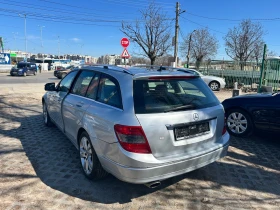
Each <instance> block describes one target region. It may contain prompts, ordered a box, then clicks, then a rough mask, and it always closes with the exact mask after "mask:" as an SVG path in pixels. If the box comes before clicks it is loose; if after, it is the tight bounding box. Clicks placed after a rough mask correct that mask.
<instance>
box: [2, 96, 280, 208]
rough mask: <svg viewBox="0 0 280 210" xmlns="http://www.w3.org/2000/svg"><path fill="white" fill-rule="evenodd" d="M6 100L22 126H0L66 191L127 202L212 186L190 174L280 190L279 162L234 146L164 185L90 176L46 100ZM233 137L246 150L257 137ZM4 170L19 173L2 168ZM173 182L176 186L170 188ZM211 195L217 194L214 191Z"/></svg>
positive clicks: (47, 179)
mask: <svg viewBox="0 0 280 210" xmlns="http://www.w3.org/2000/svg"><path fill="white" fill-rule="evenodd" d="M1 100H2V99H0V104H2V106H0V117H2V118H3V117H5V118H6V119H8V120H9V121H10V122H13V123H19V124H20V126H19V127H16V128H11V129H0V135H3V136H4V137H13V138H17V139H18V140H19V141H20V142H21V145H22V147H23V151H24V152H25V154H26V156H27V157H28V160H29V161H30V163H31V164H32V167H33V168H34V170H35V173H36V175H37V177H38V178H39V179H40V180H41V181H42V182H43V183H45V184H46V185H47V186H49V187H51V188H53V189H55V190H59V191H61V192H63V193H65V194H67V195H70V196H73V197H76V198H80V199H83V200H86V201H92V202H99V203H104V204H111V203H120V204H123V203H128V202H131V201H132V199H134V198H138V197H142V196H145V195H148V194H151V193H154V192H156V191H157V192H158V191H159V192H166V191H170V190H173V191H174V192H172V194H174V195H172V196H171V197H176V196H179V197H180V195H178V194H177V193H176V190H178V189H181V190H186V189H188V190H190V191H191V190H197V189H199V190H206V189H209V187H205V186H203V185H200V186H198V185H192V184H190V185H188V186H184V183H185V181H186V180H191V182H196V181H197V180H202V181H211V182H213V183H215V187H210V188H213V189H215V188H216V189H218V188H220V187H221V186H233V187H236V188H239V189H242V190H245V189H246V190H255V191H260V192H265V193H272V194H274V195H280V190H279V189H278V188H277V186H279V184H280V183H279V182H280V180H279V170H280V169H279V168H278V173H277V172H275V171H271V170H270V171H269V170H264V169H263V168H262V167H255V166H254V165H256V164H257V163H256V162H254V161H253V159H250V158H248V157H246V156H245V155H243V156H242V155H238V156H236V152H235V151H234V150H233V149H230V150H229V153H228V156H227V157H225V158H224V160H222V161H218V162H215V163H213V164H210V165H208V166H206V167H204V168H201V169H198V170H196V171H194V172H191V173H187V174H184V175H181V176H177V177H174V178H171V179H168V180H165V181H163V182H162V185H161V186H160V187H158V188H155V189H150V188H147V187H146V186H144V185H136V184H129V183H125V182H122V181H120V180H118V179H116V178H115V177H113V176H111V175H109V176H108V177H107V178H106V179H104V180H100V181H95V182H93V181H90V180H89V179H87V178H86V177H85V176H84V174H83V172H82V169H81V167H80V160H79V154H78V151H77V150H76V148H75V147H74V146H73V145H72V143H71V142H70V141H69V140H68V139H67V138H66V137H65V136H64V134H63V133H62V132H60V131H59V130H58V129H57V128H56V127H46V126H45V125H44V123H43V119H42V114H39V113H38V112H39V111H40V110H42V107H41V105H37V106H36V107H32V109H31V108H27V107H25V108H26V110H24V112H22V109H20V108H19V107H18V106H15V105H14V104H8V103H5V104H4V103H2V102H1ZM8 109H9V110H10V111H9V112H7V110H8ZM11 110H12V111H11ZM231 143H232V146H231V147H232V148H233V147H234V148H235V147H236V148H239V149H240V150H241V149H242V150H247V149H248V148H249V147H250V143H252V142H251V141H247V143H246V144H244V140H243V139H237V138H233V139H232V142H231ZM242 145H244V146H242ZM242 147H244V148H242ZM279 148H280V146H279V144H276V149H277V150H278V151H280V150H279ZM254 151H255V150H254ZM0 152H1V155H2V154H4V153H2V151H0ZM16 152H19V151H16V150H10V151H9V150H5V154H7V153H11V154H12V153H16ZM259 152H260V150H257V152H256V151H255V153H254V154H255V155H256V156H257V157H259V156H261V155H262V154H259ZM238 154H239V153H238ZM276 154H279V153H276ZM244 156H245V157H244ZM259 161H260V162H259V164H258V165H260V166H264V167H267V168H269V167H270V166H271V165H270V163H269V162H270V161H263V159H260V160H259ZM246 162H247V163H246ZM236 163H239V164H236ZM278 164H279V162H278ZM278 166H279V165H278ZM1 176H2V177H10V176H17V175H13V174H2V175H1ZM23 176H24V177H23V178H29V176H30V175H28V174H24V175H23ZM31 177H32V176H31ZM181 182H182V183H181ZM170 186H172V188H171V189H170ZM173 186H174V187H173ZM177 188H178V189H177ZM195 188H196V189H195ZM209 196H213V197H214V196H215V195H209ZM182 199H183V197H182ZM184 199H186V198H184ZM216 199H217V198H216Z"/></svg>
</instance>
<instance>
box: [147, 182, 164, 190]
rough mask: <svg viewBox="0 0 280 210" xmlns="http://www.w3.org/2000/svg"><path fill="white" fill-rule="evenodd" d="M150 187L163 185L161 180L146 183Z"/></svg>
mask: <svg viewBox="0 0 280 210" xmlns="http://www.w3.org/2000/svg"><path fill="white" fill-rule="evenodd" d="M145 185H146V186H147V187H148V188H152V189H153V188H156V187H158V186H160V185H161V182H160V181H154V182H149V183H146V184H145Z"/></svg>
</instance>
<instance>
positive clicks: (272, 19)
mask: <svg viewBox="0 0 280 210" xmlns="http://www.w3.org/2000/svg"><path fill="white" fill-rule="evenodd" d="M187 13H188V14H189V15H192V16H195V17H200V18H205V19H210V20H223V21H242V20H243V19H228V18H216V17H206V16H202V15H197V14H193V13H190V12H187ZM244 19H246V18H244ZM249 19H250V20H253V21H275V20H276V21H279V20H280V18H279V17H276V18H249Z"/></svg>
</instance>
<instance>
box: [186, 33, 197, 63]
mask: <svg viewBox="0 0 280 210" xmlns="http://www.w3.org/2000/svg"><path fill="white" fill-rule="evenodd" d="M195 31H196V30H193V32H191V34H190V39H189V47H188V55H187V68H189V62H190V51H191V42H192V34H193V33H194V32H195Z"/></svg>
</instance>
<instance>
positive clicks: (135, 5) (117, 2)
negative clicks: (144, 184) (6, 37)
mask: <svg viewBox="0 0 280 210" xmlns="http://www.w3.org/2000/svg"><path fill="white" fill-rule="evenodd" d="M39 1H43V2H48V3H50V4H55V5H60V6H66V7H72V8H80V9H86V10H91V11H92V10H96V9H93V8H88V7H87V8H86V7H81V6H77V5H70V4H64V3H58V2H54V1H50V0H39ZM95 3H96V0H95ZM101 3H104V0H102V1H101ZM120 3H122V5H125V6H126V7H135V8H139V7H140V6H143V4H144V3H138V1H136V4H135V2H129V1H123V2H122V1H121V0H118V1H111V2H108V1H107V3H106V4H107V5H108V4H118V5H120ZM161 5H162V3H161ZM170 5H171V4H170ZM96 11H102V12H103V13H104V12H108V10H96ZM126 14H127V13H126ZM130 14H134V13H130Z"/></svg>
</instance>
